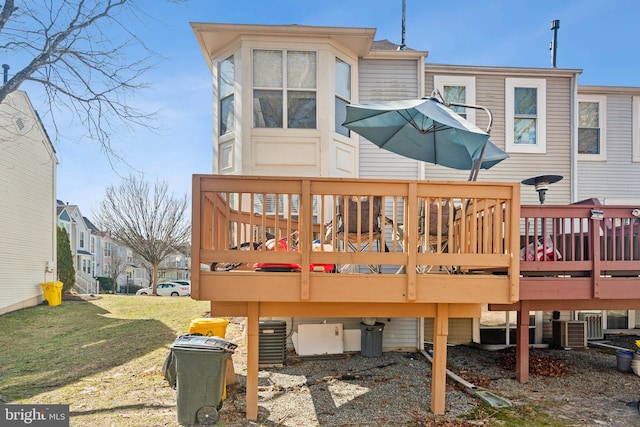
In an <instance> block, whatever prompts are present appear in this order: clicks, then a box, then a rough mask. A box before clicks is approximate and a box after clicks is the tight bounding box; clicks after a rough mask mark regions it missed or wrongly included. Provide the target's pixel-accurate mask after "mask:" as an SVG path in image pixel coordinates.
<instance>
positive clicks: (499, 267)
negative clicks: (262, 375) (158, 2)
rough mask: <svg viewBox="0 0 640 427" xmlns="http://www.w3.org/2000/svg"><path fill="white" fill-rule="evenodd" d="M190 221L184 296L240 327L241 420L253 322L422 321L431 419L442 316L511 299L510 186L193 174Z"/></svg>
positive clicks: (514, 194)
mask: <svg viewBox="0 0 640 427" xmlns="http://www.w3.org/2000/svg"><path fill="white" fill-rule="evenodd" d="M376 206H380V207H381V209H380V210H381V212H380V215H379V216H378V215H377V212H376ZM340 207H342V209H340ZM192 216H193V225H192V226H193V231H192V277H191V283H192V285H191V295H192V297H193V298H195V299H198V300H208V301H211V313H212V315H214V316H246V317H247V331H248V341H247V344H248V357H247V364H248V367H247V418H249V419H256V417H257V390H258V388H257V386H258V383H257V380H258V322H259V318H260V317H267V316H274V317H275V316H301V317H305V316H307V317H313V316H328V317H331V316H335V317H343V316H344V317H379V316H384V317H393V316H401V317H407V316H409V317H414V316H415V317H434V318H435V331H436V332H435V334H434V364H433V371H432V372H433V374H432V375H433V378H432V389H431V395H432V399H431V402H432V406H431V410H432V411H433V412H434V413H436V414H442V413H444V408H445V398H444V396H445V385H446V342H447V334H448V320H449V318H450V317H478V316H479V315H480V307H481V304H482V303H500V304H514V303H516V302H517V301H518V296H519V288H518V285H519V275H520V271H519V252H520V230H519V222H518V219H519V218H520V186H519V184H517V183H478V182H425V181H403V180H373V179H369V180H365V179H341V178H287V177H256V176H220V175H194V177H193V208H192ZM340 224H343V226H342V227H341V226H340ZM270 239H271V241H270V242H269V240H270ZM267 242H269V244H271V243H273V247H272V248H269V247H268V246H269V245H268V244H267ZM243 243H244V244H243ZM269 249H271V250H269ZM212 266H213V268H212ZM222 267H225V268H226V269H228V271H220V270H225V268H222ZM231 267H233V268H231ZM283 269H289V270H291V271H273V270H283ZM333 269H335V270H337V271H340V273H337V274H336V273H329V272H326V271H327V270H333ZM265 270H266V271H265ZM493 271H501V272H502V274H484V273H487V272H489V273H490V272H493Z"/></svg>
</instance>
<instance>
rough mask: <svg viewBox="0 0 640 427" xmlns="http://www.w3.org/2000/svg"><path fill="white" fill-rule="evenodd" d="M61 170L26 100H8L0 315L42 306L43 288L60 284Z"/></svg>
mask: <svg viewBox="0 0 640 427" xmlns="http://www.w3.org/2000/svg"><path fill="white" fill-rule="evenodd" d="M57 165H58V160H57V158H56V154H55V150H54V149H53V146H52V144H51V141H50V139H49V136H48V135H47V132H46V130H45V129H44V127H43V125H42V122H41V121H40V118H39V117H38V114H37V113H36V111H35V110H34V109H33V106H32V105H31V102H30V101H29V97H28V96H27V94H26V93H25V92H23V91H15V92H13V93H11V94H9V95H8V96H7V98H6V99H5V100H4V101H3V102H2V103H1V104H0V212H2V221H0V235H2V239H0V314H2V313H6V312H9V311H13V310H17V309H20V308H23V307H29V306H33V305H37V304H38V303H40V302H42V300H43V291H42V288H41V286H40V284H41V283H43V282H50V281H55V280H57V278H56V277H57V276H56V266H55V260H56V196H55V194H56V168H57ZM25 194H28V195H29V197H25Z"/></svg>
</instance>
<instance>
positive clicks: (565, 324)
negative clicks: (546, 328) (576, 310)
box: [552, 320, 587, 348]
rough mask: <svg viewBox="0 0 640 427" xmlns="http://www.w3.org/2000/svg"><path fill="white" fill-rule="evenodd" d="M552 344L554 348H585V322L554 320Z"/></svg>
mask: <svg viewBox="0 0 640 427" xmlns="http://www.w3.org/2000/svg"><path fill="white" fill-rule="evenodd" d="M552 344H553V346H554V347H556V348H585V347H586V346H587V322H585V321H583V320H554V321H553V331H552Z"/></svg>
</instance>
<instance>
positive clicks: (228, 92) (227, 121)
mask: <svg viewBox="0 0 640 427" xmlns="http://www.w3.org/2000/svg"><path fill="white" fill-rule="evenodd" d="M235 80H236V79H235V64H234V60H233V55H232V56H230V57H228V58H227V59H225V60H223V61H220V64H219V66H218V91H219V93H220V105H219V114H220V135H221V136H222V135H226V134H227V133H230V132H233V131H234V130H235V105H234V104H235V103H234V94H235Z"/></svg>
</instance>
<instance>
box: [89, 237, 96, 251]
mask: <svg viewBox="0 0 640 427" xmlns="http://www.w3.org/2000/svg"><path fill="white" fill-rule="evenodd" d="M95 247H96V238H95V237H93V236H91V237H90V238H89V252H91V253H94V249H95Z"/></svg>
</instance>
